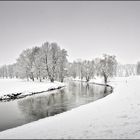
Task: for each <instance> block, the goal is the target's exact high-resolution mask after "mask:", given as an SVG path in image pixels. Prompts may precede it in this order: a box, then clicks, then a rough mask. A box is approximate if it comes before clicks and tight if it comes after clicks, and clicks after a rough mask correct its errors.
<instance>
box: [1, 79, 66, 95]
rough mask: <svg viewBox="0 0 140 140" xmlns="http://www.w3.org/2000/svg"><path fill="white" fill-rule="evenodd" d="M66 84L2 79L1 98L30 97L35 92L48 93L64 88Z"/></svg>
mask: <svg viewBox="0 0 140 140" xmlns="http://www.w3.org/2000/svg"><path fill="white" fill-rule="evenodd" d="M63 86H65V84H63V83H60V82H54V83H50V82H48V81H46V82H38V81H35V82H32V81H26V80H20V79H0V98H4V97H6V96H4V95H7V94H10V95H11V94H13V93H14V94H16V93H22V95H29V94H32V93H35V92H42V91H47V90H50V89H56V88H58V87H63Z"/></svg>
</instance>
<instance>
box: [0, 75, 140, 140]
mask: <svg viewBox="0 0 140 140" xmlns="http://www.w3.org/2000/svg"><path fill="white" fill-rule="evenodd" d="M139 83H140V77H138V76H137V77H129V78H115V79H113V80H112V82H110V84H111V85H112V86H113V87H114V92H113V93H112V94H110V95H109V96H107V97H105V98H102V99H100V100H97V101H96V102H93V103H90V104H86V105H83V106H81V107H78V108H75V109H73V110H71V111H68V112H65V113H62V114H59V115H56V116H53V117H49V118H46V119H41V120H39V121H36V122H32V123H29V124H26V125H23V126H20V127H17V128H14V129H10V130H6V131H3V132H0V138H32V139H37V138H39V139H45V138H140V117H139V116H140V111H139V110H140V86H139Z"/></svg>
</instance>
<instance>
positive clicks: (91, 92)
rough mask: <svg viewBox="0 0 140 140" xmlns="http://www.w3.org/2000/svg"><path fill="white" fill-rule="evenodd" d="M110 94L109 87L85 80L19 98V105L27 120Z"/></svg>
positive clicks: (50, 114)
mask: <svg viewBox="0 0 140 140" xmlns="http://www.w3.org/2000/svg"><path fill="white" fill-rule="evenodd" d="M108 94H110V89H109V87H105V86H99V85H92V84H87V83H83V82H69V83H68V86H67V87H66V88H64V89H61V90H58V91H54V92H53V93H52V94H50V95H47V93H46V94H43V95H41V94H40V95H36V96H31V97H28V98H25V99H21V100H18V107H19V109H20V110H21V112H22V114H23V115H24V116H25V118H26V121H28V122H30V121H34V120H38V119H40V118H44V117H48V116H53V115H55V114H59V113H62V112H65V111H67V110H70V109H72V108H75V107H78V106H80V105H82V104H86V103H89V102H92V101H95V100H97V99H100V98H103V97H105V96H106V95H108Z"/></svg>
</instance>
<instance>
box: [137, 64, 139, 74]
mask: <svg viewBox="0 0 140 140" xmlns="http://www.w3.org/2000/svg"><path fill="white" fill-rule="evenodd" d="M137 75H140V62H138V63H137Z"/></svg>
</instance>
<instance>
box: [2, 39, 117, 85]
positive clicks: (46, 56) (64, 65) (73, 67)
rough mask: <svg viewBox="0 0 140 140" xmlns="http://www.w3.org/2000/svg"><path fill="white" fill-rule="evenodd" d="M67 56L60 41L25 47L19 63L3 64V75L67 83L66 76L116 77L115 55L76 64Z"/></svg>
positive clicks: (84, 77) (89, 77)
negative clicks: (58, 42) (69, 60)
mask: <svg viewBox="0 0 140 140" xmlns="http://www.w3.org/2000/svg"><path fill="white" fill-rule="evenodd" d="M67 56H68V55H67V51H66V50H65V49H61V48H60V47H59V46H58V44H57V43H49V42H45V43H44V44H42V45H41V46H40V47H38V46H36V47H33V48H31V49H26V50H23V51H22V53H21V54H20V55H19V57H18V59H17V60H16V63H15V64H13V65H4V66H2V67H0V77H2V78H5V77H6V78H14V77H16V78H21V79H25V78H26V79H27V80H30V79H31V80H32V81H34V80H35V79H38V80H39V81H40V82H41V81H42V79H49V80H50V81H51V82H54V81H55V80H56V81H60V82H63V80H64V78H65V77H73V78H76V77H78V78H79V79H81V80H82V79H86V81H87V82H88V81H90V79H92V78H94V77H95V76H103V77H104V82H105V83H107V80H108V77H112V76H116V69H117V60H116V57H115V56H113V55H106V54H104V55H103V56H102V58H95V59H93V60H91V61H89V60H83V61H82V60H77V61H74V62H72V63H70V62H68V60H67Z"/></svg>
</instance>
